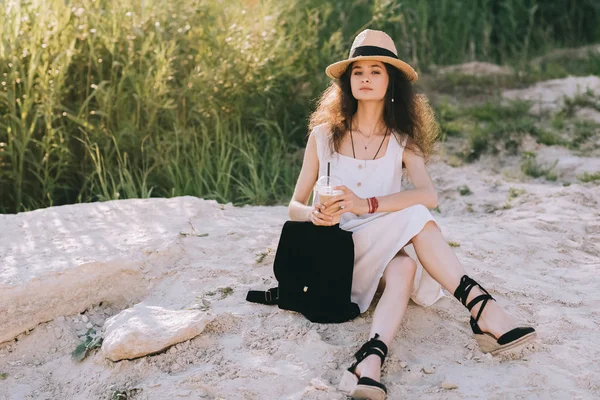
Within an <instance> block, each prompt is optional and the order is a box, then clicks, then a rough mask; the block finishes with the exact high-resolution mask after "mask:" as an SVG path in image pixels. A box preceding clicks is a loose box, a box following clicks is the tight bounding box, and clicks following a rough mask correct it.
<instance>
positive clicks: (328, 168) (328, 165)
mask: <svg viewBox="0 0 600 400" xmlns="http://www.w3.org/2000/svg"><path fill="white" fill-rule="evenodd" d="M330 171H331V163H330V162H329V161H327V186H329V172H330Z"/></svg>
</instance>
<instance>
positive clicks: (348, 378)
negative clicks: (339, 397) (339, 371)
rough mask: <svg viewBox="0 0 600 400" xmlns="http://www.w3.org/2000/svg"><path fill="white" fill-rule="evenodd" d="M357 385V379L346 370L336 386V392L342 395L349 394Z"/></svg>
mask: <svg viewBox="0 0 600 400" xmlns="http://www.w3.org/2000/svg"><path fill="white" fill-rule="evenodd" d="M357 384H358V377H357V376H356V375H355V374H353V373H352V372H350V371H348V370H346V371H344V374H343V375H342V379H341V380H340V383H339V385H338V390H339V391H340V392H342V393H344V394H350V392H352V391H353V390H354V389H355V388H356V385H357Z"/></svg>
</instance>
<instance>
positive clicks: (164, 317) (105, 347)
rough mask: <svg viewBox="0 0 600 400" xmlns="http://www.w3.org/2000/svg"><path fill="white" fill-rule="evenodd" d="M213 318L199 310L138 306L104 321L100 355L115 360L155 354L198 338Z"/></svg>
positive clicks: (139, 304)
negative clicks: (176, 344)
mask: <svg viewBox="0 0 600 400" xmlns="http://www.w3.org/2000/svg"><path fill="white" fill-rule="evenodd" d="M214 318H215V316H214V315H213V314H208V313H206V312H203V311H197V310H178V311H176V310H168V309H165V308H162V307H158V306H148V305H145V304H143V303H138V304H136V305H135V306H134V307H132V308H129V309H127V310H123V311H121V312H120V313H119V314H117V315H115V316H113V317H111V318H109V319H107V320H106V322H105V323H104V332H105V333H104V341H103V342H102V353H103V354H104V356H105V357H106V358H108V359H110V360H112V361H118V360H123V359H132V358H137V357H141V356H144V355H147V354H150V353H154V352H158V351H160V350H163V349H165V348H167V347H169V346H171V345H173V344H175V343H180V342H183V341H185V340H188V339H191V338H193V337H195V336H197V335H199V334H200V333H202V331H203V330H204V328H205V327H206V325H207V324H208V323H209V322H210V321H212V320H213V319H214Z"/></svg>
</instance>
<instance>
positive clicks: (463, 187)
mask: <svg viewBox="0 0 600 400" xmlns="http://www.w3.org/2000/svg"><path fill="white" fill-rule="evenodd" d="M458 193H460V195H461V196H468V195H471V194H473V192H471V189H469V187H468V186H467V185H461V186H459V187H458Z"/></svg>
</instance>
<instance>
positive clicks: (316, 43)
mask: <svg viewBox="0 0 600 400" xmlns="http://www.w3.org/2000/svg"><path fill="white" fill-rule="evenodd" d="M10 4H11V6H10V7H7V8H6V10H5V14H4V16H3V18H2V19H0V31H1V32H2V38H1V39H0V74H2V78H1V81H0V116H2V117H1V118H0V193H1V194H2V195H1V197H0V212H3V213H4V212H11V213H13V212H20V211H27V210H33V209H36V208H40V207H47V206H52V205H61V204H70V203H76V202H90V201H102V200H110V199H126V198H144V197H171V196H180V195H193V196H198V197H204V198H209V199H216V200H218V201H220V202H232V203H234V204H236V205H241V204H265V205H266V204H285V203H287V202H288V201H289V197H290V196H291V194H292V192H293V188H294V185H295V181H296V179H297V176H298V173H299V170H300V166H301V162H302V160H301V158H299V157H298V151H299V149H301V148H303V147H304V145H305V136H306V133H307V132H306V120H307V117H308V115H309V114H310V111H311V110H312V109H313V108H314V101H315V99H316V98H317V97H318V95H319V93H320V92H321V91H322V90H323V89H324V88H325V87H326V85H327V83H328V78H327V77H326V76H325V74H324V73H323V71H324V69H325V67H326V66H327V65H328V64H329V63H331V62H333V61H336V60H339V59H343V58H346V57H347V52H348V48H349V46H350V44H351V42H352V40H353V39H354V36H355V35H356V33H358V32H359V31H360V30H362V29H364V28H371V29H381V30H384V31H386V32H388V33H389V34H390V35H391V36H392V37H393V38H394V40H395V43H396V44H397V46H398V52H399V55H400V57H401V58H402V59H404V60H406V61H408V62H409V63H411V64H412V65H413V66H415V68H417V70H418V71H419V72H420V73H422V72H427V71H428V70H432V68H431V66H433V65H444V64H452V63H460V62H465V61H471V60H486V61H491V62H495V63H500V64H511V65H513V66H515V69H516V70H518V71H520V73H519V74H517V75H515V77H511V76H509V77H505V78H481V79H475V80H473V79H472V78H464V77H452V76H450V77H448V78H446V81H445V82H442V83H443V85H442V84H440V89H443V90H447V91H449V92H452V91H453V89H452V88H459V89H460V90H463V91H464V93H466V94H472V93H479V92H482V93H492V92H494V91H496V90H497V88H498V87H500V86H507V85H508V86H510V85H520V84H522V81H524V80H525V79H526V78H524V76H525V77H534V78H535V79H538V78H540V77H550V76H552V77H554V76H557V77H558V76H560V75H561V74H565V73H567V72H569V71H571V70H574V71H576V72H580V73H581V74H584V73H593V71H596V72H598V70H599V68H598V67H599V66H600V62H598V58H597V57H594V56H590V57H588V58H587V59H586V60H585V61H579V62H571V61H569V62H564V61H561V60H559V61H556V60H548V61H544V62H543V63H538V64H536V67H535V68H533V67H529V66H528V65H529V64H528V60H530V59H531V58H532V57H535V56H537V55H541V54H545V53H546V52H548V51H549V50H551V49H553V48H557V47H566V46H578V45H581V44H586V43H594V42H597V41H598V39H600V31H598V30H597V29H596V27H597V26H598V17H597V15H598V11H599V9H600V6H599V5H598V4H597V2H595V1H593V0H583V1H582V2H580V3H579V4H578V7H570V6H569V5H568V4H566V3H565V4H564V5H563V4H555V3H553V2H551V3H548V2H539V1H538V2H537V3H536V2H530V3H523V2H521V1H517V0H500V1H498V2H492V3H490V2H476V3H473V4H471V3H469V4H468V5H466V3H465V2H460V1H459V2H455V1H449V0H442V1H437V0H435V1H434V0H425V1H417V0H409V1H405V2H379V1H377V2H345V1H342V0H333V1H328V2H322V1H317V0H308V1H299V0H291V1H287V2H281V1H276V0H265V1H261V2H257V1H245V2H226V1H225V2H223V1H217V0H207V1H199V0H174V1H171V2H157V1H146V2H142V3H140V2H137V1H132V0H123V1H118V2H115V1H108V0H95V1H94V0H81V1H80V2H78V3H77V4H74V3H71V2H64V1H59V0H44V1H42V0H31V1H22V0H16V1H15V2H12V3H10ZM433 10H435V12H433ZM567 58H569V57H567ZM567 61H568V60H567ZM561 62H562V63H563V64H564V70H563V69H561V68H559V67H560V66H561V65H563V64H561ZM522 71H524V72H523V74H524V75H523V74H521V72H522ZM527 79H529V78H527ZM532 79H533V78H532ZM444 85H445V86H444ZM482 88H483V89H482ZM456 93H458V91H457V92H456ZM483 107H485V106H483ZM487 107H489V108H490V110H485V109H479V110H476V114H478V115H476V116H475V117H474V118H475V119H477V120H478V121H479V119H480V118H483V119H484V121H479V122H478V123H477V124H476V125H477V126H476V128H473V127H472V124H471V122H472V121H473V120H472V119H471V116H469V115H468V114H467V115H463V114H461V117H460V118H459V119H457V118H454V117H453V116H452V115H451V114H452V112H454V111H452V110H449V111H448V112H449V113H450V114H448V115H447V119H446V120H445V121H444V124H443V128H444V137H447V136H467V137H469V140H470V143H471V149H472V151H471V152H468V154H466V155H465V157H468V158H469V159H470V160H473V159H476V158H477V157H478V156H479V155H480V154H482V153H483V152H493V151H495V150H497V149H498V147H500V148H502V146H503V145H504V146H505V147H506V148H508V149H510V148H515V147H516V146H518V143H519V138H518V137H519V135H521V134H522V132H528V131H529V132H530V131H531V129H533V128H532V126H535V124H532V122H531V121H530V120H526V117H525V116H521V117H518V118H512V117H511V120H513V121H512V122H510V123H509V125H508V126H502V125H501V124H499V123H498V122H494V121H492V120H489V119H488V120H485V118H488V117H486V114H488V115H489V114H493V113H494V112H495V111H494V110H491V108H493V106H492V105H489V106H487ZM496 116H498V117H499V116H500V115H499V114H496ZM442 118H446V117H442ZM510 124H513V125H510ZM515 131H516V133H515ZM584 131H585V128H580V132H579V133H578V134H577V135H578V136H577V137H581V138H584V137H586V133H585V132H584ZM515 135H516V137H513V136H515ZM542 140H544V141H546V142H549V141H552V140H553V139H551V138H550V137H549V136H547V135H546V136H544V138H543V139H542ZM582 140H583V139H582Z"/></svg>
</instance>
